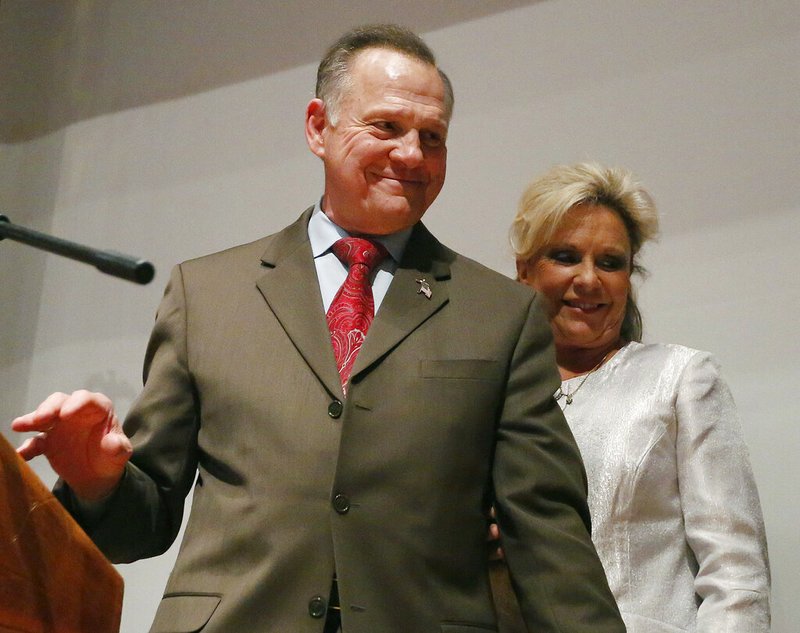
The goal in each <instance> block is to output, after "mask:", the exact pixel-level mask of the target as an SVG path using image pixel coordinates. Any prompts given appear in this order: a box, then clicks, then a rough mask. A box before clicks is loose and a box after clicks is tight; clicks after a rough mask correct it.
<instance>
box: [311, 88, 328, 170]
mask: <svg viewBox="0 0 800 633" xmlns="http://www.w3.org/2000/svg"><path fill="white" fill-rule="evenodd" d="M327 126H328V116H327V113H326V111H325V103H324V102H323V101H322V99H312V100H311V101H309V102H308V106H307V107H306V142H307V143H308V147H309V149H311V151H312V152H313V153H314V154H315V155H316V156H318V157H319V158H325V136H324V134H323V133H324V131H325V128H326V127H327Z"/></svg>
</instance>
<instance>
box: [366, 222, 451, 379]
mask: <svg viewBox="0 0 800 633" xmlns="http://www.w3.org/2000/svg"><path fill="white" fill-rule="evenodd" d="M452 257H453V254H452V253H451V252H450V251H449V250H448V249H446V248H445V247H444V246H442V245H441V244H440V243H439V242H438V241H437V240H436V238H434V237H433V235H431V234H430V233H429V232H428V230H427V229H426V228H425V227H424V226H423V225H422V224H417V226H416V227H414V232H413V233H412V234H411V237H410V238H409V241H408V245H407V246H406V250H405V253H404V255H403V261H402V262H400V265H399V266H398V268H397V270H396V271H395V274H394V279H392V283H391V285H390V286H389V290H388V292H387V293H386V296H385V297H384V299H383V302H382V303H381V306H380V308H379V310H378V313H377V315H375V320H374V321H373V322H372V325H371V326H370V330H369V332H368V333H367V338H366V340H365V341H364V345H363V347H362V348H361V351H360V352H359V353H358V356H357V357H356V362H355V365H354V366H353V371H352V374H351V378H352V377H355V376H356V375H357V374H358V373H359V372H361V371H364V370H365V369H368V368H369V367H371V366H372V365H373V364H374V363H376V362H378V361H379V360H380V359H381V358H383V357H384V356H385V355H386V354H387V353H389V352H390V351H391V350H392V349H393V348H394V347H396V346H397V345H398V344H399V343H400V342H401V341H402V340H403V339H405V338H406V337H407V336H408V335H409V334H411V332H413V331H414V330H415V329H417V328H418V327H419V326H420V325H421V324H422V323H424V322H425V321H426V320H427V319H428V318H430V317H431V316H432V315H433V314H434V313H436V312H437V311H439V310H440V309H441V308H442V306H444V305H445V304H446V303H447V302H448V300H449V293H448V287H447V280H448V279H450V264H449V262H450V261H451V260H452ZM420 280H424V281H425V283H427V284H428V286H429V287H430V290H431V294H430V298H428V297H426V296H425V294H423V293H422V292H420V288H421V286H422V283H421V281H420Z"/></svg>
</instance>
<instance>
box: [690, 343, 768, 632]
mask: <svg viewBox="0 0 800 633" xmlns="http://www.w3.org/2000/svg"><path fill="white" fill-rule="evenodd" d="M676 413H677V419H678V434H677V447H676V448H677V459H678V484H679V488H680V495H681V507H682V508H683V514H684V522H685V525H686V539H687V541H688V543H689V546H690V547H691V548H692V551H693V552H694V555H695V558H696V559H697V564H698V570H697V574H696V576H695V592H696V593H697V595H698V596H699V597H700V598H701V599H702V602H701V603H700V607H699V609H698V614H697V631H698V633H713V632H716V631H743V632H744V631H747V632H753V633H755V632H759V633H761V632H765V631H769V626H770V611H769V582H770V579H769V563H768V561H767V543H766V537H765V533H764V522H763V519H762V516H761V505H760V503H759V499H758V492H757V490H756V484H755V480H754V478H753V473H752V469H751V467H750V461H749V457H748V451H747V447H746V446H745V443H744V439H743V437H742V432H741V427H740V423H739V418H738V415H737V411H736V407H735V405H734V402H733V397H732V396H731V393H730V391H729V389H728V387H727V385H726V384H725V382H724V381H723V380H722V378H721V377H720V374H719V371H718V367H717V364H716V362H715V361H714V360H713V358H712V357H711V356H709V355H708V354H706V353H698V354H695V355H694V356H693V357H692V359H691V360H690V362H689V364H688V365H687V367H686V368H685V369H684V371H683V374H682V376H681V380H680V383H679V385H678V393H677V401H676Z"/></svg>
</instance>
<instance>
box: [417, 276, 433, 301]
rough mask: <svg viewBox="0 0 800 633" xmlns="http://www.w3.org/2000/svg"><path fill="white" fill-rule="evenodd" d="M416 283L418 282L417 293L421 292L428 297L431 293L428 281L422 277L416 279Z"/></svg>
mask: <svg viewBox="0 0 800 633" xmlns="http://www.w3.org/2000/svg"><path fill="white" fill-rule="evenodd" d="M417 283H418V284H419V290H417V294H418V295H419V294H423V295H425V297H426V298H427V299H430V298H431V295H432V294H433V293H432V292H431V287H430V286H429V285H428V281H427V280H426V279H425V278H424V277H423V278H422V279H417Z"/></svg>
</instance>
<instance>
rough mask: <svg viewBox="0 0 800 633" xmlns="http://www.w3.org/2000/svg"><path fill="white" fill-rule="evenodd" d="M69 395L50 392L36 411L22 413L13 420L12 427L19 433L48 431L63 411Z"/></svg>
mask: <svg viewBox="0 0 800 633" xmlns="http://www.w3.org/2000/svg"><path fill="white" fill-rule="evenodd" d="M68 398H69V396H67V394H65V393H61V392H56V393H53V394H50V395H49V396H48V397H47V399H46V400H45V401H44V402H42V403H41V404H40V405H39V406H38V407H36V410H35V411H31V412H30V413H28V414H26V415H21V416H20V417H18V418H16V419H15V420H13V421H12V422H11V429H12V430H14V431H17V432H19V433H30V432H34V431H47V430H49V429H51V428H52V427H53V425H54V424H55V422H56V421H57V420H58V417H59V415H60V413H61V405H62V404H63V403H64V401H65V400H67V399H68Z"/></svg>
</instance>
